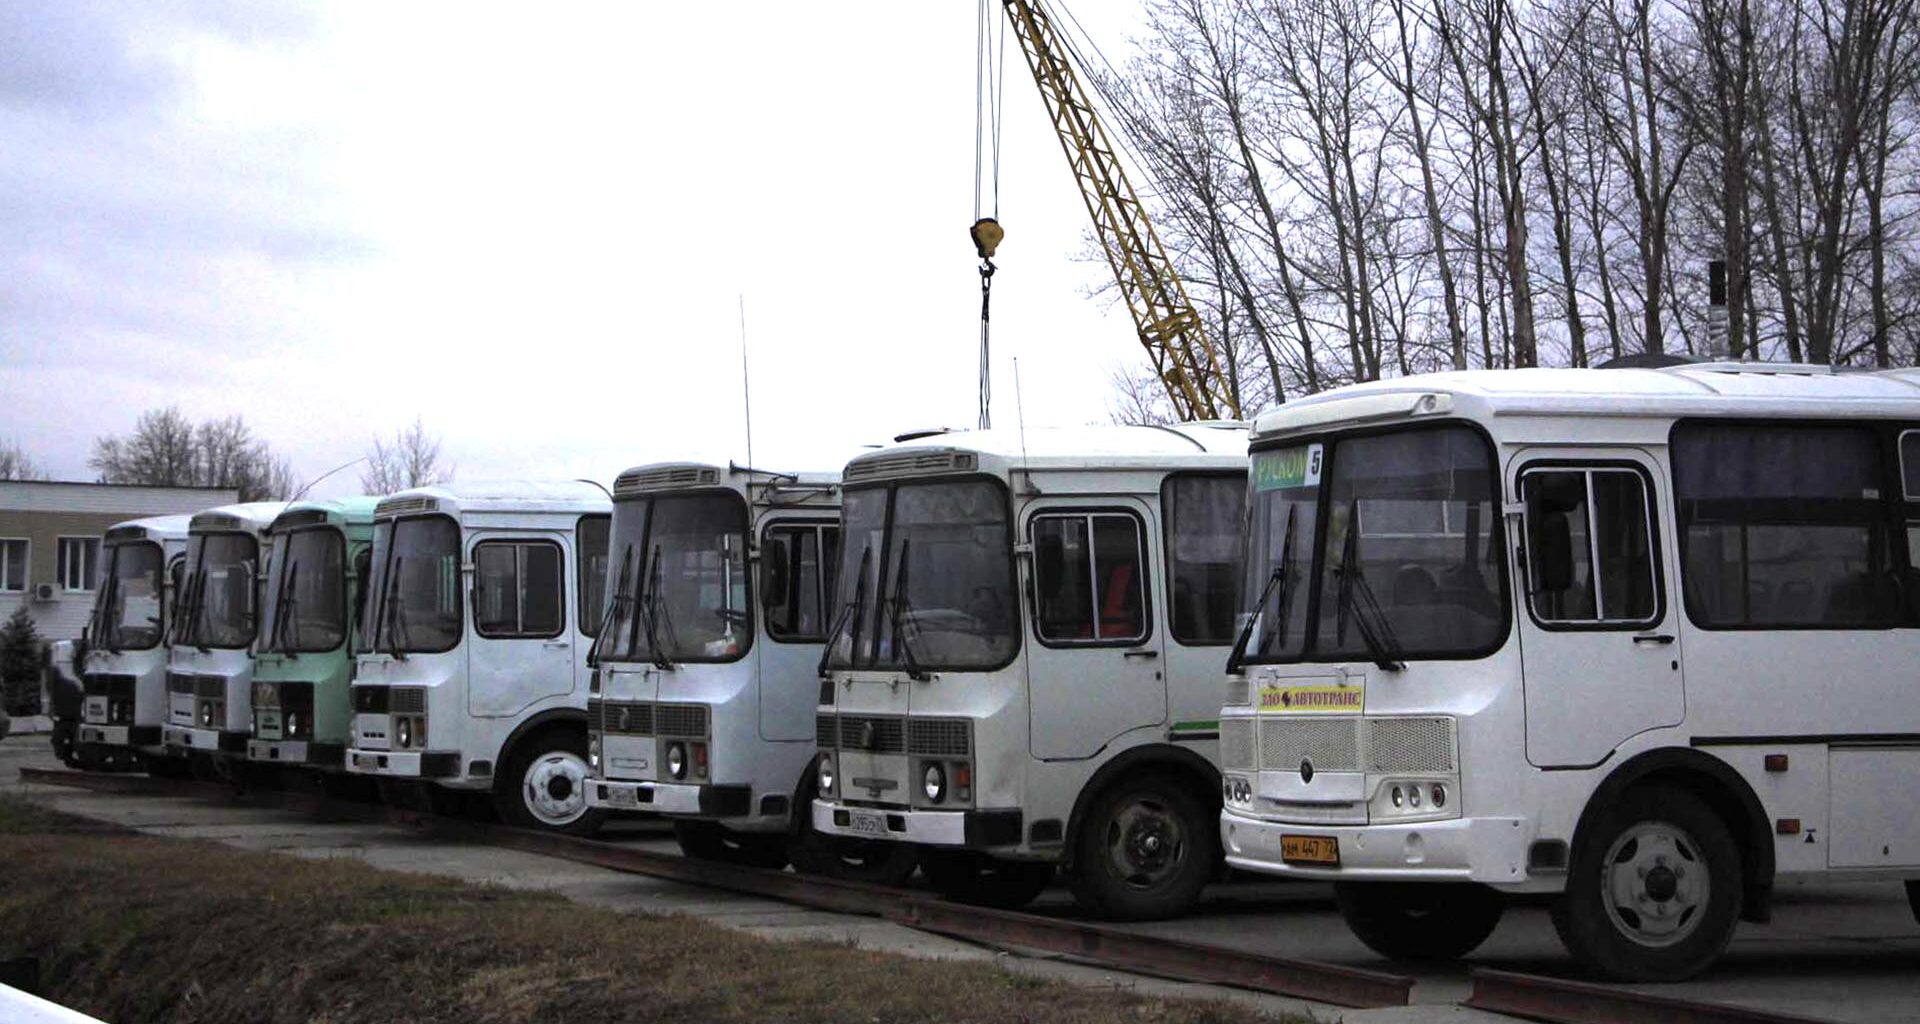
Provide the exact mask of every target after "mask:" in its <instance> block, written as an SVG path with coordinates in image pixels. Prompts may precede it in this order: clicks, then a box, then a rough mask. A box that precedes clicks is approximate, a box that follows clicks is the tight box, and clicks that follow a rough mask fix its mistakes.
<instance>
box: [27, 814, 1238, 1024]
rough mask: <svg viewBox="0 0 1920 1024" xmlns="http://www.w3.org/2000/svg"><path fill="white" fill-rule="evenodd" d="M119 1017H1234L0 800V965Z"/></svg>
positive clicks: (56, 995) (129, 1023)
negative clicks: (254, 848)
mask: <svg viewBox="0 0 1920 1024" xmlns="http://www.w3.org/2000/svg"><path fill="white" fill-rule="evenodd" d="M20 955H34V956H38V957H40V958H41V960H42V965H43V966H42V972H43V989H44V994H45V995H46V996H48V997H49V998H51V999H55V1000H57V1001H59V1002H62V1003H65V1004H67V1005H69V1006H73V1007H75V1008H77V1009H80V1010H83V1011H85V1012H88V1013H91V1014H93V1015H95V1016H98V1017H101V1018H104V1019H107V1020H112V1021H118V1022H123V1024H135V1022H155V1024H160V1022H182V1024H184V1022H194V1024H218V1022H242V1021H244V1022H257V1021H258V1022H308V1024H361V1022H376V1021H395V1022H399V1021H405V1022H408V1024H427V1022H435V1021H447V1022H463V1024H464V1022H492V1021H500V1022H507V1021H513V1022H521V1021H551V1022H576V1024H577V1022H590V1021H632V1022H643V1021H663V1022H672V1024H689V1022H699V1021H743V1022H744V1021H751V1022H754V1024H760V1022H767V1021H790V1020H792V1021H846V1022H849V1024H879V1022H891V1021H954V1022H960V1021H1046V1022H1055V1021H1059V1022H1077V1021H1086V1022H1093V1021H1102V1022H1104V1021H1113V1020H1128V1021H1134V1022H1142V1024H1146V1022H1182V1024H1186V1022H1191V1024H1201V1022H1223V1024H1224V1022H1234V1024H1238V1022H1249V1021H1255V1020H1261V1019H1265V1018H1261V1017H1259V1016H1258V1015H1256V1014H1254V1013H1252V1012H1251V1011H1249V1010H1247V1009H1244V1008H1242V1007H1238V1006H1234V1005H1231V1004H1225V1003H1208V1002H1188V1001H1168V1000H1160V999H1150V998H1143V997H1140V996H1136V995H1132V994H1129V993H1125V992H1117V991H1113V990H1096V989H1088V988H1082V987H1076V986H1069V985H1064V984H1057V983H1052V982H1038V981H1034V980H1032V979H1029V978H1023V977H1020V976H1018V975H1014V974H1012V973H1010V972H1007V971H1005V970H1002V969H1000V968H998V967H995V966H993V965H991V964H979V963H961V964H956V963H935V962H930V961H925V960H913V959H909V958H905V957H899V956H893V955H890V954H884V953H874V952H867V951H863V950H858V949H853V948H850V947H849V946H847V945H844V944H805V943H772V942H768V941H765V940H761V939H757V938H754V937H752V936H748V935H743V934H741V933H739V932H733V931H728V930H726V929H723V928H720V927H718V926H715V925H710V924H707V923H705V922H702V921H698V920H693V919H689V918H683V917H673V918H666V917H650V916H644V915H634V914H620V913H615V912H612V911H606V910H598V909H593V908H587V907H581V906H579V905H576V904H573V903H569V902H567V901H565V900H563V899H561V898H559V897H556V896H549V895H542V894H536V893H522V892H506V891H502V890H498V889H491V888H485V887H479V886H473V885H468V884H464V883H460V882H455V881H450V880H442V879H435V878H427V877H422V876H418V875H408V874H400V873H396V872H388V871H380V870H377V869H373V868H369V867H366V866H364V865H360V864H357V863H354V862H351V861H330V860H329V861H314V860H306V859H302V858H296V857H286V856H275V855H269V854H259V853H249V852H244V851H238V850H233V849H230V848H227V847H222V846H219V845H216V844H211V843H202V842H187V841H177V840H168V839H157V838H153V837H148V836H141V835H135V834H130V833H124V832H112V831H103V830H101V829H100V828H99V827H98V826H94V825H90V824H88V823H85V822H82V821H80V820H79V819H74V818H68V817H65V816H62V815H58V814H53V813H51V812H48V811H46V810H43V809H41V808H38V807H35V806H34V805H32V804H30V803H27V802H25V801H22V800H19V799H17V798H11V797H4V796H0V956H20Z"/></svg>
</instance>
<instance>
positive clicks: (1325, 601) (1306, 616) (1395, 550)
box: [1241, 426, 1507, 665]
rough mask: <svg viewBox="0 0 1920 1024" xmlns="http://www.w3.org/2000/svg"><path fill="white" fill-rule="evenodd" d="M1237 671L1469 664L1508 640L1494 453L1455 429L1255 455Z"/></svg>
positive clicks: (1309, 444)
mask: <svg viewBox="0 0 1920 1024" xmlns="http://www.w3.org/2000/svg"><path fill="white" fill-rule="evenodd" d="M1250 473H1251V485H1250V498H1251V501H1250V509H1249V512H1250V514H1251V517H1252V518H1251V522H1250V536H1249V538H1248V541H1249V545H1248V551H1249V557H1248V559H1247V570H1246V575H1245V577H1244V587H1243V591H1242V595H1243V597H1242V605H1241V607H1242V610H1243V613H1244V614H1247V615H1249V616H1250V618H1249V619H1246V620H1243V621H1244V622H1245V624H1246V630H1245V634H1246V642H1245V648H1244V658H1243V660H1245V661H1247V662H1250V663H1258V662H1276V661H1303V660H1304V661H1349V660H1361V659H1365V660H1371V661H1375V662H1377V663H1380V664H1382V665H1392V664H1395V663H1398V662H1399V661H1400V659H1402V658H1468V657H1479V656H1483V655H1485V654H1487V653H1490V652H1491V651H1492V649H1493V648H1494V647H1496V646H1497V645H1498V644H1499V642H1500V640H1501V639H1502V638H1503V637H1504V636H1505V635H1506V629H1507V611H1506V609H1507V597H1506V593H1507V591H1506V575H1505V563H1504V561H1503V560H1502V558H1501V545H1500V542H1499V540H1500V533H1499V530H1500V515H1499V511H1500V509H1499V503H1498V497H1499V495H1498V488H1497V486H1496V483H1495V480H1496V477H1495V471H1494V463H1493V453H1492V450H1491V449H1490V447H1489V446H1488V443H1487V441H1486V440H1485V439H1484V438H1482V437H1481V436H1480V435H1479V434H1477V433H1475V432H1474V431H1472V430H1470V429H1468V428H1466V427H1463V426H1440V427H1422V428H1417V429H1407V430H1399V431H1395V432H1392V433H1383V434H1370V435H1364V436H1358V437H1343V438H1335V439H1330V440H1324V441H1292V442H1288V443H1286V444H1284V445H1281V446H1276V447H1271V448H1265V449H1261V450H1258V451H1255V452H1254V453H1253V455H1252V465H1251V468H1250Z"/></svg>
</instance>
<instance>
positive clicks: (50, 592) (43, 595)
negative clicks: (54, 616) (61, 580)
mask: <svg viewBox="0 0 1920 1024" xmlns="http://www.w3.org/2000/svg"><path fill="white" fill-rule="evenodd" d="M59 595H60V590H59V588H58V587H55V586H54V585H53V584H51V583H35V584H34V585H33V599H34V600H35V601H51V600H53V599H54V598H56V597H58V596H59Z"/></svg>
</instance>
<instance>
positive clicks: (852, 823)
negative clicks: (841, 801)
mask: <svg viewBox="0 0 1920 1024" xmlns="http://www.w3.org/2000/svg"><path fill="white" fill-rule="evenodd" d="M847 827H848V828H851V829H853V830H854V831H855V832H865V833H866V834H868V835H873V836H884V835H886V834H887V817H886V815H884V814H876V813H874V812H873V811H848V812H847Z"/></svg>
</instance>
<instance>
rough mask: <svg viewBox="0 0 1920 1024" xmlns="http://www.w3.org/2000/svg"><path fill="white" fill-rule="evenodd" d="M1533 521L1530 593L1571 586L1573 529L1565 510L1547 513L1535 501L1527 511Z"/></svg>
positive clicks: (1568, 588)
mask: <svg viewBox="0 0 1920 1024" xmlns="http://www.w3.org/2000/svg"><path fill="white" fill-rule="evenodd" d="M1527 518H1528V521H1529V522H1531V523H1532V524H1533V529H1532V530H1531V531H1529V532H1531V533H1532V534H1533V537H1532V538H1531V543H1530V545H1529V546H1531V547H1532V548H1533V559H1532V561H1533V573H1534V579H1533V581H1532V582H1533V592H1534V593H1536V594H1548V593H1558V592H1560V591H1563V590H1571V589H1573V529H1572V527H1570V526H1569V525H1568V523H1567V514H1566V513H1565V512H1549V511H1546V510H1544V509H1541V508H1540V507H1539V506H1538V504H1536V505H1535V506H1534V507H1533V508H1530V509H1529V510H1528V516H1527Z"/></svg>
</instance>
